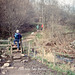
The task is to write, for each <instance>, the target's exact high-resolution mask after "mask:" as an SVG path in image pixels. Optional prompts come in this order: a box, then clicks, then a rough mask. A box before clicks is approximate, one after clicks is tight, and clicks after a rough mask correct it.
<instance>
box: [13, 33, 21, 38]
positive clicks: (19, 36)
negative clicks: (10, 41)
mask: <svg viewBox="0 0 75 75" xmlns="http://www.w3.org/2000/svg"><path fill="white" fill-rule="evenodd" d="M14 37H15V39H21V38H22V35H21V34H20V33H15V35H14Z"/></svg>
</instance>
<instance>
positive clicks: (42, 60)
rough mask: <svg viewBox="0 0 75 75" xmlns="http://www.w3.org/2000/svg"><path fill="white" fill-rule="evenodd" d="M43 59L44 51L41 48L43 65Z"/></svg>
mask: <svg viewBox="0 0 75 75" xmlns="http://www.w3.org/2000/svg"><path fill="white" fill-rule="evenodd" d="M43 57H44V49H43V47H42V63H43Z"/></svg>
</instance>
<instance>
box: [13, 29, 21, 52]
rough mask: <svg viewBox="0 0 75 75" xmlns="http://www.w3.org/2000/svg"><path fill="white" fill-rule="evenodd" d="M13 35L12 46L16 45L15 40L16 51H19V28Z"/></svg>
mask: <svg viewBox="0 0 75 75" xmlns="http://www.w3.org/2000/svg"><path fill="white" fill-rule="evenodd" d="M14 37H15V39H14V46H16V43H15V42H17V51H19V40H20V39H21V38H22V35H21V34H20V33H19V30H16V33H15V35H14Z"/></svg>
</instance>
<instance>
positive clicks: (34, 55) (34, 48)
mask: <svg viewBox="0 0 75 75" xmlns="http://www.w3.org/2000/svg"><path fill="white" fill-rule="evenodd" d="M34 58H35V48H34Z"/></svg>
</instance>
